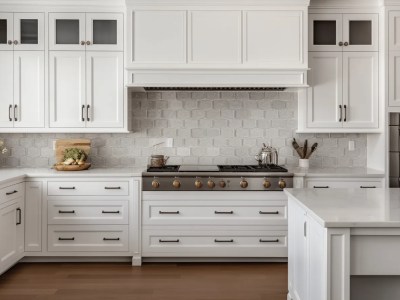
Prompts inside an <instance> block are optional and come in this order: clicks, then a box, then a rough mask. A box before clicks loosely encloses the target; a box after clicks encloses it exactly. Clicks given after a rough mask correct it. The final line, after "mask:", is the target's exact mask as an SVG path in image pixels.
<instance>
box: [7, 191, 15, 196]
mask: <svg viewBox="0 0 400 300" xmlns="http://www.w3.org/2000/svg"><path fill="white" fill-rule="evenodd" d="M16 193H18V191H16V190H14V191H12V192H8V193H6V196H10V195H13V194H16Z"/></svg>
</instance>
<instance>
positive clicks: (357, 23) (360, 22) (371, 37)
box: [343, 14, 379, 51]
mask: <svg viewBox="0 0 400 300" xmlns="http://www.w3.org/2000/svg"><path fill="white" fill-rule="evenodd" d="M378 29H379V24H378V14H344V15H343V42H344V47H343V51H379V40H378V31H379V30H378ZM346 45H348V46H346Z"/></svg>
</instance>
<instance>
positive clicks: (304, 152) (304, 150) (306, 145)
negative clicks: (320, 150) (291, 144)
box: [301, 140, 308, 159]
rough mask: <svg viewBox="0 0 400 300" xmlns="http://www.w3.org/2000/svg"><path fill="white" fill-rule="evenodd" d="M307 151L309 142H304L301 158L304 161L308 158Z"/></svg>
mask: <svg viewBox="0 0 400 300" xmlns="http://www.w3.org/2000/svg"><path fill="white" fill-rule="evenodd" d="M307 150H308V141H307V140H305V141H304V146H303V156H302V157H301V158H302V159H305V158H306V156H307Z"/></svg>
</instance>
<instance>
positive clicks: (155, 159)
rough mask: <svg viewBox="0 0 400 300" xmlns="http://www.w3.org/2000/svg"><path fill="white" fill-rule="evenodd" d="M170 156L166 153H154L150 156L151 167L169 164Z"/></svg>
mask: <svg viewBox="0 0 400 300" xmlns="http://www.w3.org/2000/svg"><path fill="white" fill-rule="evenodd" d="M168 158H169V157H168V156H164V155H152V156H151V157H150V167H152V168H162V167H164V166H165V165H166V164H167V161H168Z"/></svg>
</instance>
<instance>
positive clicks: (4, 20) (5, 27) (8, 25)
mask: <svg viewBox="0 0 400 300" xmlns="http://www.w3.org/2000/svg"><path fill="white" fill-rule="evenodd" d="M13 48H14V34H13V14H12V13H0V50H13Z"/></svg>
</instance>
